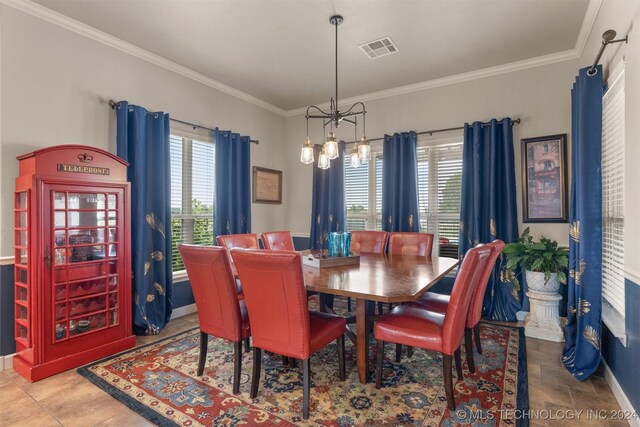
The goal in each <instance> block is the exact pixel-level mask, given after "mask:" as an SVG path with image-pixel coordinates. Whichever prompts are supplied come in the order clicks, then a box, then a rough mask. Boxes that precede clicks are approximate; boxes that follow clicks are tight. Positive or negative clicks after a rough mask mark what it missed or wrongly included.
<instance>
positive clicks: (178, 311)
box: [171, 303, 198, 320]
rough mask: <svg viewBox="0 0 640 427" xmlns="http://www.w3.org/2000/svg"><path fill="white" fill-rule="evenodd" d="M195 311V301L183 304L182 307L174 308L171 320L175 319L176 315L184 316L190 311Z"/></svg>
mask: <svg viewBox="0 0 640 427" xmlns="http://www.w3.org/2000/svg"><path fill="white" fill-rule="evenodd" d="M196 311H198V309H197V308H196V304H195V303H193V304H190V305H185V306H184V307H178V308H174V309H173V312H172V313H171V320H173V319H177V318H178V317H182V316H186V315H188V314H191V313H195V312H196Z"/></svg>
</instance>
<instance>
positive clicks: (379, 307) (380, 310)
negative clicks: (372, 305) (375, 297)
mask: <svg viewBox="0 0 640 427" xmlns="http://www.w3.org/2000/svg"><path fill="white" fill-rule="evenodd" d="M378 314H379V315H382V303H381V302H379V303H378Z"/></svg>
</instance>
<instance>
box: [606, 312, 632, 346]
mask: <svg viewBox="0 0 640 427" xmlns="http://www.w3.org/2000/svg"><path fill="white" fill-rule="evenodd" d="M602 322H603V323H604V324H605V325H607V328H608V329H609V331H610V332H611V333H612V334H613V336H614V337H616V338H618V339H619V340H620V342H621V343H622V345H623V346H625V347H626V346H627V333H626V327H625V323H624V317H622V315H620V313H618V312H617V311H616V310H615V309H614V308H613V307H611V305H609V304H608V303H607V302H606V301H602Z"/></svg>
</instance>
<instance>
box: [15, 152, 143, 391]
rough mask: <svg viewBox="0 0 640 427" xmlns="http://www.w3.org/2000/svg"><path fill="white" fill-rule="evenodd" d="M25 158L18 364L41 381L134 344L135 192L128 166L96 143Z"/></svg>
mask: <svg viewBox="0 0 640 427" xmlns="http://www.w3.org/2000/svg"><path fill="white" fill-rule="evenodd" d="M18 160H19V166H20V175H19V176H18V178H16V188H15V206H14V223H15V227H14V237H15V247H14V252H15V254H14V255H15V259H16V264H15V266H14V269H15V271H14V273H15V284H14V287H15V295H16V296H15V313H16V314H15V339H16V344H17V346H16V350H17V351H16V355H15V356H14V369H15V370H16V371H17V372H19V373H20V374H21V375H23V376H24V377H26V378H27V379H29V380H31V381H37V380H39V379H42V378H45V377H48V376H51V375H54V374H56V373H58V372H62V371H64V370H67V369H71V368H74V367H77V366H80V365H83V364H86V363H89V362H91V361H94V360H97V359H99V358H102V357H105V356H108V355H111V354H114V353H117V352H120V351H123V350H126V349H128V348H131V347H133V346H134V345H135V337H134V336H133V335H132V327H131V309H130V307H131V256H130V218H129V203H130V200H129V198H130V195H129V191H130V188H129V183H128V182H127V181H126V169H127V163H126V162H124V161H123V160H121V159H119V158H117V157H116V156H114V155H112V154H110V153H108V152H106V151H103V150H100V149H97V148H93V147H86V146H79V145H63V146H57V147H49V148H46V149H43V150H38V151H35V152H32V153H28V154H25V155H23V156H20V157H18ZM123 307H126V308H128V310H122V309H121V308H123Z"/></svg>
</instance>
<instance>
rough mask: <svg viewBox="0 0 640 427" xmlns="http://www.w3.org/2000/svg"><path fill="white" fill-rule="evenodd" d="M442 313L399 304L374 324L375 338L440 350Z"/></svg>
mask: <svg viewBox="0 0 640 427" xmlns="http://www.w3.org/2000/svg"><path fill="white" fill-rule="evenodd" d="M443 324H444V314H438V313H433V312H430V311H428V310H424V309H420V308H412V307H410V306H406V305H401V306H398V307H396V308H394V309H393V310H392V311H391V312H390V313H388V314H387V315H385V316H383V317H382V318H380V320H378V321H377V322H376V324H375V335H376V339H381V340H382V341H386V342H394V343H397V344H402V345H409V346H412V347H420V348H424V349H428V350H435V351H441V350H442V327H443Z"/></svg>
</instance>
